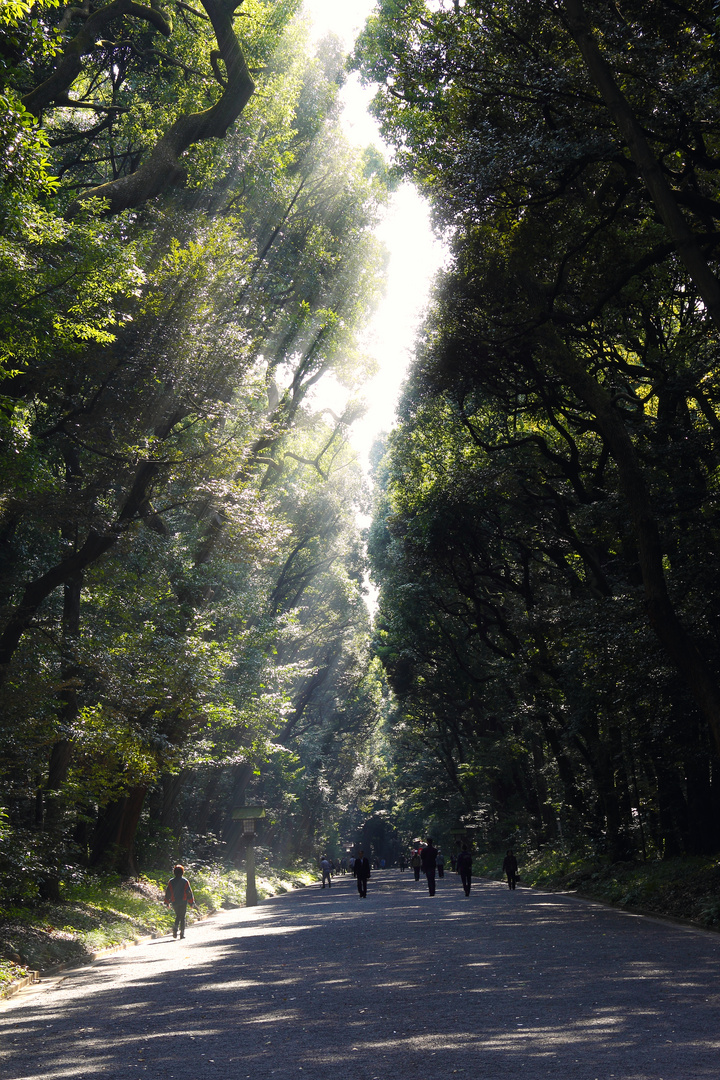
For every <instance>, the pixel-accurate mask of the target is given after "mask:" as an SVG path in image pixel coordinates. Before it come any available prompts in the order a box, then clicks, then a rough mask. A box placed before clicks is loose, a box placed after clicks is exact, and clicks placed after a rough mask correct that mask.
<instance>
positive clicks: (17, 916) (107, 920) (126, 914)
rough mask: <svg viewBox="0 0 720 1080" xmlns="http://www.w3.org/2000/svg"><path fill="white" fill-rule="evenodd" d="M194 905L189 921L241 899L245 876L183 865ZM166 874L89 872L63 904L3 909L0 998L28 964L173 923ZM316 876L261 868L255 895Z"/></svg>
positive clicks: (47, 962)
mask: <svg viewBox="0 0 720 1080" xmlns="http://www.w3.org/2000/svg"><path fill="white" fill-rule="evenodd" d="M188 876H189V877H190V878H191V882H192V887H193V891H194V894H195V901H196V911H195V912H193V911H192V909H191V910H190V911H189V912H188V921H189V922H190V923H192V922H193V921H195V920H196V919H197V918H200V917H202V916H203V915H207V914H208V913H209V912H210V911H216V910H218V909H220V908H231V907H240V906H242V905H243V904H244V903H245V875H244V874H242V873H240V872H239V871H234V870H225V869H223V868H221V867H210V868H208V867H206V868H203V869H202V870H197V871H195V872H193V871H192V870H191V869H190V870H188ZM167 877H168V875H167V874H166V873H162V874H161V873H160V872H159V871H158V872H157V873H147V874H144V875H143V876H142V877H141V878H138V879H137V880H131V881H123V880H121V879H120V878H118V877H102V878H98V877H91V876H89V875H88V876H87V877H85V878H82V879H81V880H79V881H75V882H73V883H71V884H68V885H67V886H66V887H65V888H64V890H63V895H64V898H65V899H64V901H63V903H61V904H48V903H34V904H32V905H23V906H21V907H11V908H4V909H0V997H2V996H5V995H6V994H7V991H8V989H9V988H10V987H11V986H12V985H14V984H15V983H17V982H18V981H19V980H20V979H23V978H25V976H26V975H27V974H28V972H29V971H31V970H35V971H44V972H48V971H52V969H53V968H57V967H58V966H59V965H61V964H68V963H78V962H82V961H83V960H87V959H90V958H91V957H92V955H93V954H94V953H97V952H102V951H103V950H104V949H112V948H116V947H118V946H122V945H127V944H130V943H132V942H134V941H137V940H138V939H140V938H144V937H149V936H151V935H153V934H155V935H159V934H165V933H168V932H169V930H170V929H171V928H172V924H173V918H174V915H173V912H172V909H168V908H166V907H165V906H164V904H163V903H162V898H163V892H164V888H165V883H166V881H167ZM312 880H314V875H312V874H309V873H307V872H306V871H301V870H298V871H296V870H293V871H266V872H263V871H259V872H258V876H257V892H258V899H264V898H265V897H267V896H274V895H276V894H277V893H281V892H288V891H289V890H290V889H293V888H298V887H300V886H302V885H306V884H308V882H310V881H312Z"/></svg>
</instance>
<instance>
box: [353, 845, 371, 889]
mask: <svg viewBox="0 0 720 1080" xmlns="http://www.w3.org/2000/svg"><path fill="white" fill-rule="evenodd" d="M355 877H356V878H357V887H358V893H359V894H360V896H367V883H368V878H369V877H370V860H369V859H368V858H367V857H366V856H365V855H363V853H362V851H359V852H358V856H357V858H356V860H355Z"/></svg>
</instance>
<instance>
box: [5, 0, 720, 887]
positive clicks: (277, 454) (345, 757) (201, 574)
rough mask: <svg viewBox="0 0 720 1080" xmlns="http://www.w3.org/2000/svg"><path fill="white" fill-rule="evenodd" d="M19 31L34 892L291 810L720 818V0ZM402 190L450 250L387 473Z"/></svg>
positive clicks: (10, 65)
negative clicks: (394, 243)
mask: <svg viewBox="0 0 720 1080" xmlns="http://www.w3.org/2000/svg"><path fill="white" fill-rule="evenodd" d="M0 33H1V42H2V45H1V49H0V80H2V88H1V90H0V145H1V148H2V174H1V176H0V290H1V295H2V299H3V303H2V308H1V309H0V341H1V342H2V354H1V364H2V366H1V369H0V370H1V372H2V391H1V393H2V396H1V398H0V405H1V409H0V423H1V425H2V458H1V465H0V469H1V471H0V487H1V491H2V501H1V504H0V619H1V621H0V717H1V719H0V877H1V878H2V890H3V893H4V895H6V896H13V897H14V896H31V895H35V894H36V893H37V892H39V893H40V895H41V896H43V897H45V898H49V899H53V898H54V899H57V898H58V897H59V896H60V895H61V890H62V883H63V882H64V881H66V880H68V879H69V877H71V876H72V874H73V873H74V872H76V871H77V872H78V873H81V872H85V871H86V870H87V869H94V870H98V871H105V870H108V869H112V870H114V871H117V872H120V873H123V874H136V873H137V872H138V869H139V868H141V867H142V866H143V865H146V866H149V865H165V864H166V863H167V861H168V859H170V858H173V857H179V856H182V857H183V858H185V859H196V860H203V859H206V860H211V859H217V860H225V861H228V862H231V863H232V862H236V861H237V859H238V858H240V857H241V854H242V849H241V843H240V841H241V834H240V828H241V823H240V822H238V821H235V820H233V816H232V812H233V809H235V808H236V807H238V806H241V805H243V804H254V803H261V804H262V805H264V806H265V808H266V815H267V816H266V819H265V824H264V826H263V832H262V835H261V838H260V841H261V844H262V846H263V848H264V853H265V857H266V858H272V859H273V860H275V861H276V862H278V863H279V864H285V865H287V864H290V863H291V862H293V861H294V860H297V859H308V858H310V857H316V856H317V854H318V851H319V850H320V847H321V846H322V848H323V849H326V850H328V851H330V852H331V853H333V854H338V853H340V851H341V850H342V849H343V848H344V847H346V846H348V845H350V844H352V843H354V842H355V841H356V840H358V839H360V838H361V839H362V842H363V844H364V846H365V847H366V848H369V849H370V850H371V851H372V852H373V853H375V854H377V855H384V856H385V857H386V858H393V857H394V856H395V855H396V854H397V852H398V851H399V850H400V849H401V846H402V845H404V844H406V843H408V842H409V841H410V840H411V839H412V837H413V834H414V833H416V832H421V831H423V830H428V829H431V830H432V831H433V833H434V834H435V835H440V836H441V837H442V839H443V842H445V843H447V844H450V843H452V842H453V841H452V836H453V834H455V835H456V836H457V835H459V833H460V832H462V831H464V832H466V833H467V834H468V835H471V836H472V837H473V838H474V843H475V845H476V847H477V848H481V849H482V848H491V847H493V846H503V845H506V844H508V843H509V842H513V843H517V844H522V845H525V847H526V848H531V847H532V848H540V847H543V846H544V845H553V844H561V845H563V844H573V845H576V846H580V845H583V846H585V847H587V848H588V849H589V850H593V851H595V852H597V853H604V854H607V855H608V856H610V857H611V858H613V859H629V858H636V857H645V858H648V857H658V856H663V857H667V856H671V855H675V854H683V853H713V852H716V851H718V850H720V772H719V769H720V760H719V757H718V755H719V753H720V645H719V644H718V629H719V627H718V615H717V612H716V608H717V607H718V600H719V599H720V577H719V576H718V566H717V565H716V563H717V558H716V550H717V547H718V541H719V540H720V504H719V503H718V483H719V480H720V411H719V409H720V343H719V342H718V333H719V332H720V278H719V277H718V260H719V259H720V250H719V249H720V245H719V244H718V241H719V240H720V230H719V228H718V226H719V225H720V89H719V87H720V80H719V79H718V74H719V73H720V13H719V12H718V11H716V4H715V3H714V2H709V0H707V2H700V0H697V2H691V0H678V2H675V0H620V2H619V3H609V2H605V0H602V2H601V0H588V2H586V3H583V2H582V0H558V2H551V0H504V2H489V3H484V2H481V0H380V2H379V3H378V4H377V6H376V9H375V12H374V13H373V15H372V16H371V17H370V19H369V20H368V22H367V25H366V27H365V29H364V30H363V32H362V33H361V35H360V37H359V39H358V41H357V43H356V45H355V49H354V53H353V55H352V56H351V57H350V58H346V57H345V56H344V55H343V50H342V46H341V44H340V43H339V41H338V40H337V39H334V38H327V39H325V40H324V41H323V42H321V43H320V45H319V47H317V48H313V47H311V45H310V42H309V38H308V34H307V30H306V26H305V19H304V17H303V13H302V11H301V10H300V0H239V2H238V0H197V2H195V0H191V2H189V3H186V2H184V0H162V2H161V0H149V2H148V3H147V4H146V3H142V2H135V0H83V2H82V4H80V5H79V6H73V5H72V4H71V3H68V4H63V3H60V2H59V0H38V2H36V3H29V2H26V0H4V2H3V4H2V6H1V7H0ZM349 69H354V70H357V71H359V72H360V74H361V76H362V78H363V80H365V81H366V82H367V83H368V84H371V85H373V86H374V87H375V89H376V93H375V98H374V104H373V106H372V108H373V111H374V113H375V115H376V116H377V118H378V120H379V122H380V126H381V131H382V134H383V137H384V139H385V140H386V143H387V146H388V147H389V160H388V161H386V160H385V159H384V157H383V155H382V154H381V153H380V152H378V150H377V149H375V148H372V147H370V148H368V149H367V150H365V151H357V150H355V149H353V148H351V147H350V146H349V145H348V144H347V142H346V140H345V138H344V137H343V134H342V131H341V125H340V118H339V99H338V94H339V90H340V87H341V86H342V85H343V82H344V80H345V78H346V74H347V71H348V70H349ZM401 180H407V181H411V182H413V183H414V184H415V185H417V186H418V188H419V189H420V190H421V191H422V192H423V194H424V195H425V196H426V198H427V199H428V201H429V203H430V205H431V207H432V211H433V216H434V225H435V228H436V230H437V232H438V234H439V235H440V236H442V238H443V239H444V241H445V243H446V245H447V248H448V251H449V256H448V262H447V267H446V269H445V270H444V271H443V273H442V274H441V275H440V277H439V279H438V281H437V283H436V287H435V290H434V294H433V299H432V303H431V305H430V307H429V310H428V311H427V313H426V317H425V320H424V323H423V326H422V329H421V332H420V335H419V338H418V340H417V342H416V348H415V358H414V362H413V365H412V368H411V372H410V375H409V378H408V381H407V384H406V387H405V390H404V396H403V399H402V401H401V403H400V407H399V415H398V423H397V426H396V427H395V429H394V430H393V431H392V432H391V433H390V434H389V435H388V436H387V437H386V438H384V439H383V440H382V441H381V444H379V445H378V446H377V447H376V452H375V455H374V466H373V477H372V486H371V484H370V483H369V482H368V479H367V478H366V477H365V476H364V475H363V471H362V469H361V467H360V465H359V463H358V461H357V458H356V455H355V454H354V453H353V451H352V449H351V447H350V444H349V441H348V437H349V432H350V430H351V427H352V425H353V423H354V422H356V421H357V419H358V418H359V416H360V415H361V413H362V408H363V406H362V385H363V382H364V381H365V380H366V378H367V376H368V374H369V372H370V369H371V367H372V362H371V360H370V359H369V358H368V356H367V355H365V352H364V349H363V337H364V331H365V328H366V326H367V322H368V319H369V317H370V315H371V312H372V310H373V308H374V305H375V304H376V302H377V299H378V296H379V294H380V292H381V290H382V282H383V273H384V265H385V254H384V252H383V250H382V248H381V246H380V245H379V243H378V241H377V239H376V235H375V229H376V225H377V222H378V220H379V218H380V216H381V215H382V212H383V207H384V206H385V205H386V203H387V200H388V197H389V193H390V192H391V190H392V188H393V186H394V185H396V184H397V183H398V182H400V181H401ZM716 349H718V354H717V356H716ZM328 378H333V379H335V380H337V381H338V382H339V383H340V384H341V385H343V386H344V387H345V388H346V391H347V394H348V405H347V407H346V409H345V410H344V412H343V413H342V414H341V415H338V414H336V413H334V412H332V411H331V410H330V409H328V408H324V407H323V406H322V398H321V397H320V396H318V394H317V389H318V386H319V385H322V380H323V379H325V380H327V379H328ZM371 507H372V513H373V521H372V525H371V527H370V529H369V530H368V531H367V532H366V533H364V532H363V529H362V528H361V525H360V522H361V521H362V515H363V514H367V513H368V512H369V511H370V509H371ZM368 573H370V575H371V577H372V579H373V581H374V582H375V584H376V585H377V587H378V589H379V601H378V607H377V611H375V612H373V613H372V614H371V613H370V611H369V606H368V596H369V590H368V586H367V578H368Z"/></svg>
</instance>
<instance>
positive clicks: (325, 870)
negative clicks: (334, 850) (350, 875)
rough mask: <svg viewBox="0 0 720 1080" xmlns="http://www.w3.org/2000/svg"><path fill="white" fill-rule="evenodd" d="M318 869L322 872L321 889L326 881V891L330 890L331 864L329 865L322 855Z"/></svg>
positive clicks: (328, 861)
mask: <svg viewBox="0 0 720 1080" xmlns="http://www.w3.org/2000/svg"><path fill="white" fill-rule="evenodd" d="M320 869H321V870H322V887H323V889H324V888H325V881H327V884H328V889H331V888H332V881H331V880H330V879H331V877H332V864H331V863H330V860H329V859H328V857H327V855H323V857H322V859H321V860H320Z"/></svg>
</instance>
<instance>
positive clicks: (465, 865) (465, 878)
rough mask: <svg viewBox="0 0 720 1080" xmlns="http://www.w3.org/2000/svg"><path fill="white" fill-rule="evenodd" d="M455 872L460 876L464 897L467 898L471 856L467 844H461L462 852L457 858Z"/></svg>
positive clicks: (470, 874)
mask: <svg viewBox="0 0 720 1080" xmlns="http://www.w3.org/2000/svg"><path fill="white" fill-rule="evenodd" d="M457 872H458V874H459V875H460V880H461V881H462V887H463V889H464V890H465V895H466V896H469V895H470V881H471V878H472V855H471V854H470V852H469V851H468V846H467V844H463V846H462V851H461V852H460V854H459V855H458V857H457Z"/></svg>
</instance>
